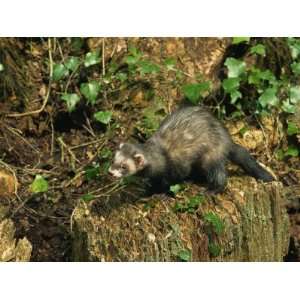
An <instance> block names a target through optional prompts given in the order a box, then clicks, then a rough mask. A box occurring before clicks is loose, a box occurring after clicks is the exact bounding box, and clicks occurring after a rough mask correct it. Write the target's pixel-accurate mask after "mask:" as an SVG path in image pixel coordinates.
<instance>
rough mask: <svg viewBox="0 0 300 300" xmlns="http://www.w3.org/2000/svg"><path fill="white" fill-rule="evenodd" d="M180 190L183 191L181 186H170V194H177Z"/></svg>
mask: <svg viewBox="0 0 300 300" xmlns="http://www.w3.org/2000/svg"><path fill="white" fill-rule="evenodd" d="M182 190H183V186H182V185H180V184H175V185H171V186H170V192H172V193H173V194H174V195H176V194H178V193H179V192H180V191H182Z"/></svg>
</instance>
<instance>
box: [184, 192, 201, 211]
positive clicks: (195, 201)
mask: <svg viewBox="0 0 300 300" xmlns="http://www.w3.org/2000/svg"><path fill="white" fill-rule="evenodd" d="M203 201H204V197H203V195H198V196H194V197H191V198H189V199H188V203H187V206H188V208H189V209H193V210H195V209H197V208H198V207H199V205H200V204H201V203H203Z"/></svg>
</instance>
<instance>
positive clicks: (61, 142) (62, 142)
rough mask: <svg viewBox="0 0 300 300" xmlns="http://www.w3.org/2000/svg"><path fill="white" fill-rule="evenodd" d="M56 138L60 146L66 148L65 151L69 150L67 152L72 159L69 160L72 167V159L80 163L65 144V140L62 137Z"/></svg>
mask: <svg viewBox="0 0 300 300" xmlns="http://www.w3.org/2000/svg"><path fill="white" fill-rule="evenodd" d="M57 140H58V141H59V143H60V144H61V145H62V148H63V147H65V148H66V149H67V151H68V152H69V154H70V155H71V158H72V159H73V160H72V162H71V164H72V167H73V169H75V165H74V161H76V162H78V163H80V161H79V160H78V159H77V158H76V156H75V154H74V153H73V151H72V150H71V149H70V148H69V147H68V146H67V145H66V144H65V142H64V141H63V139H62V137H59V138H58V139H57Z"/></svg>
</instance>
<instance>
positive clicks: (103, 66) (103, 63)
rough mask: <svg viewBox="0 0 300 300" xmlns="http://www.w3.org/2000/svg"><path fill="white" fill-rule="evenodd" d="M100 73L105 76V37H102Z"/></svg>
mask: <svg viewBox="0 0 300 300" xmlns="http://www.w3.org/2000/svg"><path fill="white" fill-rule="evenodd" d="M102 75H103V76H105V38H102Z"/></svg>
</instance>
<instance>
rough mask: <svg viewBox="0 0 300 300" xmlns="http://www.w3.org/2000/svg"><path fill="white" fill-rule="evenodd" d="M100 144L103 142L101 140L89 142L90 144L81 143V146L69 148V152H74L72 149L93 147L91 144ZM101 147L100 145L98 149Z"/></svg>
mask: <svg viewBox="0 0 300 300" xmlns="http://www.w3.org/2000/svg"><path fill="white" fill-rule="evenodd" d="M100 142H103V139H99V140H96V141H91V142H87V143H83V144H80V145H76V146H72V147H70V150H74V149H77V148H81V147H86V146H89V145H93V144H98V143H100ZM103 144H104V143H103ZM102 146H103V145H101V146H100V148H101V147H102Z"/></svg>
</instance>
